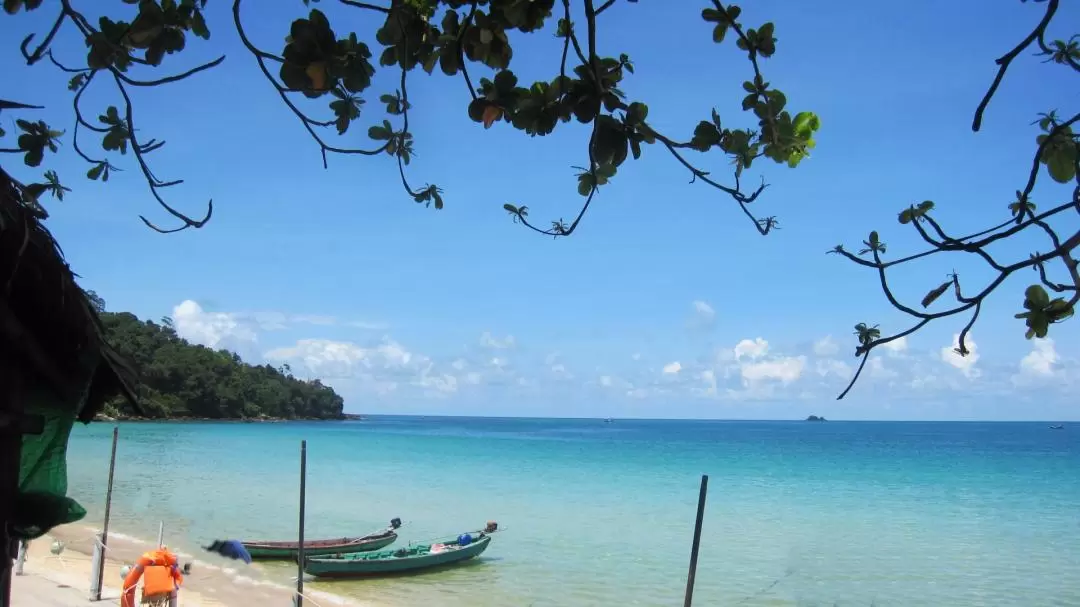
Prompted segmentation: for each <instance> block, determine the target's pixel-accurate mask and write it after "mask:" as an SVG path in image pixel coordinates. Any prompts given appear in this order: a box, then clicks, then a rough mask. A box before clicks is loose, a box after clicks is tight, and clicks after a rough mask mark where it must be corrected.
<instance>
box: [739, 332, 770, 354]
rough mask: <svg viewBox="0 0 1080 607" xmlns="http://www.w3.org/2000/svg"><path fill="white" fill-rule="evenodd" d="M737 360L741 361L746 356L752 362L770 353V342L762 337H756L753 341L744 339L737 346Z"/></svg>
mask: <svg viewBox="0 0 1080 607" xmlns="http://www.w3.org/2000/svg"><path fill="white" fill-rule="evenodd" d="M734 352H735V358H736V359H741V358H743V357H744V356H745V357H747V358H750V359H751V360H757V359H759V358H761V357H763V356H765V355H766V354H768V353H769V342H767V341H765V340H764V339H762V338H760V337H756V338H754V339H753V340H749V339H744V340H742V341H740V342H739V343H737V344H735V350H734Z"/></svg>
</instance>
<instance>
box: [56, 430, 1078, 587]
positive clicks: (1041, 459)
mask: <svg viewBox="0 0 1080 607" xmlns="http://www.w3.org/2000/svg"><path fill="white" fill-rule="evenodd" d="M1047 426H1048V424H1046V423H921V422H891V423H878V422H826V423H808V422H748V421H738V422H723V421H644V420H616V421H615V422H614V423H603V422H602V421H600V420H548V419H543V420H541V419H480V418H437V417H425V418H420V417H372V418H370V419H368V420H365V421H359V422H332V423H271V424H238V423H126V424H120V443H119V460H120V461H119V463H118V465H117V469H116V489H115V496H114V502H113V516H112V523H111V528H112V529H114V530H116V531H120V532H123V533H126V534H129V535H134V536H139V537H144V538H153V537H155V536H156V534H157V521H158V520H160V519H164V520H166V521H170V522H169V524H168V526H167V527H166V534H165V535H166V541H167V543H169V545H170V546H178V547H180V548H184V549H187V550H189V551H194V550H195V547H197V546H198V545H200V544H205V543H208V542H209V541H210V540H213V539H218V538H229V537H234V538H255V537H258V538H263V539H287V538H290V537H295V534H296V530H297V501H298V481H299V449H300V441H301V439H306V440H307V442H308V485H307V487H308V493H307V520H308V523H307V536H308V538H318V537H335V536H338V537H339V536H342V535H354V534H364V533H367V532H370V531H374V530H376V529H378V528H381V527H382V526H384V525H385V524H386V522H387V521H388V520H389V519H390V518H392V517H395V516H398V517H401V518H402V519H403V520H404V521H405V522H406V526H405V527H404V528H403V529H402V530H401V534H402V537H401V539H400V540H399V542H405V541H407V540H410V539H425V538H431V537H435V536H445V535H448V534H453V535H456V534H457V533H459V532H461V531H465V530H471V529H476V528H478V527H480V526H482V525H483V524H484V522H485V521H486V520H488V519H495V520H497V521H498V522H499V524H500V526H501V527H502V528H504V531H502V532H500V533H499V534H497V535H496V536H495V538H494V541H493V542H492V545H491V547H490V548H489V550H488V551H487V553H485V555H484V556H483V558H482V559H480V560H478V561H476V562H473V563H471V564H469V565H467V566H463V567H460V568H457V569H453V570H449V571H442V572H437V573H434V574H429V575H422V576H417V577H412V578H395V579H389V580H371V581H360V582H355V581H339V582H324V583H310V584H309V587H312V588H315V589H318V590H322V591H328V592H332V593H335V594H339V595H342V596H347V597H351V598H355V599H360V600H368V601H372V602H375V603H378V604H389V605H437V606H440V607H444V606H445V607H456V606H465V605H469V606H477V607H489V606H499V607H503V606H505V607H516V606H522V607H526V606H530V605H533V606H537V607H555V606H558V607H577V606H590V605H604V606H606V605H640V606H674V605H681V604H682V596H683V591H684V585H685V581H686V572H687V565H688V561H689V553H690V543H691V539H692V535H693V526H694V514H695V507H696V502H697V496H698V487H699V482H700V475H701V474H708V475H709V476H710V479H709V496H708V505H707V509H706V515H705V524H704V531H703V535H702V546H701V555H700V560H699V563H698V573H697V585H696V590H695V595H694V596H695V601H694V604H695V605H722V606H726V605H747V606H762V607H764V606H781V605H785V606H786V605H806V606H811V605H819V606H826V605H829V606H831V605H843V606H855V605H861V606H868V605H876V606H886V605H897V606H916V605H926V606H949V607H964V606H969V605H970V606H974V605H980V606H982V605H994V606H999V605H1001V606H1008V605H1016V606H1023V607H1037V606H1043V605H1048V606H1049V605H1062V606H1064V605H1074V606H1075V605H1080V424H1071V425H1066V428H1065V430H1050V429H1048V427H1047ZM112 427H113V426H112V425H111V424H106V423H95V424H91V425H90V426H87V427H77V428H76V429H75V431H74V434H73V437H72V440H71V445H70V450H69V462H70V463H69V473H70V493H71V494H72V495H73V496H74V497H76V498H77V499H79V500H80V501H81V502H82V503H83V504H84V505H85V506H86V507H87V508H88V510H90V515H89V516H88V519H87V522H88V523H91V524H98V521H100V517H101V512H102V508H103V505H104V498H105V479H106V475H107V463H108V454H109V443H110V437H111V431H112ZM264 575H266V576H268V577H270V578H271V579H273V580H276V581H279V582H282V583H290V576H293V575H295V565H291V566H290V565H281V566H277V567H270V568H268V569H266V570H265V572H264Z"/></svg>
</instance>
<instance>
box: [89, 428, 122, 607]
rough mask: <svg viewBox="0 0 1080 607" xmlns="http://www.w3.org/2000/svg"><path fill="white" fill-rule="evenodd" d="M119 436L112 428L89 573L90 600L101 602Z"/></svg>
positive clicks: (117, 430) (117, 431)
mask: <svg viewBox="0 0 1080 607" xmlns="http://www.w3.org/2000/svg"><path fill="white" fill-rule="evenodd" d="M119 436H120V427H119V426H113V431H112V454H111V455H109V482H108V485H107V486H106V489H105V521H104V522H102V523H101V537H99V538H98V544H99V545H97V546H94V557H95V563H96V565H97V567H95V568H94V570H93V571H92V572H91V573H90V575H91V576H93V577H92V578H91V579H90V600H91V601H100V600H101V586H102V583H103V582H104V581H105V549H106V547H107V546H108V545H109V514H110V512H111V511H112V490H113V475H114V473H115V472H116V441H117V439H118V438H119Z"/></svg>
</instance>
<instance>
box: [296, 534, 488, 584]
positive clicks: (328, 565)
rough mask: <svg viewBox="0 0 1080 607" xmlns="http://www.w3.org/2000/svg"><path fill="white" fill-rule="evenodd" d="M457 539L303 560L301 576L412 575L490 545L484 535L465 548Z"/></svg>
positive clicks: (478, 552) (470, 555) (476, 553)
mask: <svg viewBox="0 0 1080 607" xmlns="http://www.w3.org/2000/svg"><path fill="white" fill-rule="evenodd" d="M463 535H464V534H463ZM470 537H471V536H470ZM460 539H461V536H459V537H458V538H455V539H453V540H449V541H445V542H436V543H431V544H419V545H415V546H409V547H408V548H399V549H397V550H383V551H381V552H354V553H351V554H336V555H333V556H323V557H314V558H306V557H305V558H304V573H307V574H308V575H313V576H315V577H320V578H355V577H372V576H379V575H389V574H394V573H413V572H417V571H421V570H424V569H431V568H432V567H440V566H445V565H451V564H454V563H460V562H462V561H467V560H469V559H471V558H475V557H477V556H480V555H481V554H483V552H484V551H485V550H487V547H488V545H489V544H490V543H491V536H490V535H487V534H485V533H483V532H481V533H480V536H479V537H478V538H476V539H474V540H471V541H468V542H466V543H465V544H464V545H462V543H461V542H460Z"/></svg>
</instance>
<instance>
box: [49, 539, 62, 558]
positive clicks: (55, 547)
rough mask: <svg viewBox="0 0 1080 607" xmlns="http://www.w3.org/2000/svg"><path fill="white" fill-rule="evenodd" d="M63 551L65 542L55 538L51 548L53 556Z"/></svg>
mask: <svg viewBox="0 0 1080 607" xmlns="http://www.w3.org/2000/svg"><path fill="white" fill-rule="evenodd" d="M63 551H64V542H61V541H60V540H55V541H54V542H53V543H52V546H51V547H50V548H49V552H52V553H53V556H60V553H62V552H63Z"/></svg>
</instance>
